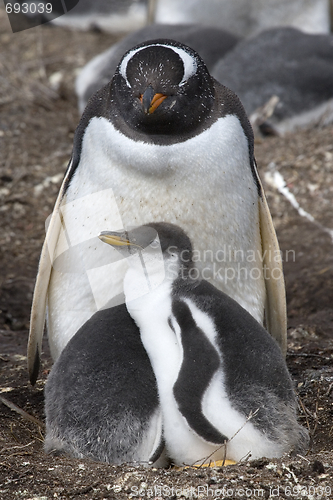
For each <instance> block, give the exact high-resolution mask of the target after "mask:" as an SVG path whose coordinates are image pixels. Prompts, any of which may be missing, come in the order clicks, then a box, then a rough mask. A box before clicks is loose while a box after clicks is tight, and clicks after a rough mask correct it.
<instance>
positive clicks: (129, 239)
mask: <svg viewBox="0 0 333 500" xmlns="http://www.w3.org/2000/svg"><path fill="white" fill-rule="evenodd" d="M99 238H100V239H101V240H102V241H103V242H104V243H108V244H109V245H111V246H113V247H114V248H116V249H117V250H118V251H119V252H120V253H121V254H123V255H124V256H125V257H128V256H129V255H133V254H135V253H138V252H140V251H142V250H149V251H150V252H154V251H156V253H158V252H162V254H163V258H164V260H168V259H170V260H171V261H177V262H178V263H179V266H181V268H182V270H184V269H190V268H191V267H192V265H193V264H192V244H191V241H190V239H189V237H188V236H187V234H186V233H185V232H184V231H183V230H182V229H181V228H180V227H179V226H176V225H175V224H170V223H167V222H152V223H149V224H144V225H142V226H139V227H135V228H133V229H130V230H126V231H102V233H100V235H99Z"/></svg>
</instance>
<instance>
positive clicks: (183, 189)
mask: <svg viewBox="0 0 333 500" xmlns="http://www.w3.org/2000/svg"><path fill="white" fill-rule="evenodd" d="M160 220H164V221H166V222H171V223H177V224H179V225H180V226H181V227H182V228H183V229H185V230H186V231H187V232H188V234H189V236H190V238H191V240H192V241H193V245H194V250H195V252H196V265H197V268H198V272H199V273H200V274H201V275H202V277H204V278H205V279H207V280H211V281H212V282H213V283H214V284H215V286H216V287H218V288H219V289H222V290H224V291H225V292H226V293H228V294H229V295H230V296H232V297H233V298H234V299H235V300H237V301H238V302H239V303H240V304H241V305H242V306H243V307H245V308H246V309H247V310H248V311H249V312H250V313H251V314H252V315H253V316H254V317H255V318H256V319H257V320H258V321H259V322H261V323H262V322H263V320H264V314H265V318H266V323H267V325H268V328H269V331H270V333H271V334H272V335H273V336H274V337H275V338H276V339H277V340H278V342H279V344H280V346H281V348H282V350H283V351H285V349H286V309H285V290H284V281H283V276H282V264H281V258H280V252H279V247H278V243H277V240H276V236H275V232H274V228H273V224H272V220H271V217H270V213H269V209H268V207H267V203H266V200H265V196H264V193H263V190H262V186H261V183H260V180H259V177H258V173H257V170H256V166H255V160H254V156H253V134H252V129H251V126H250V124H249V121H248V119H247V117H246V114H245V112H244V109H243V107H242V105H241V103H240V101H239V100H238V98H237V96H236V95H235V94H233V93H232V92H231V91H230V90H228V89H227V88H225V87H223V86H222V85H220V84H219V83H218V82H217V81H215V80H214V79H213V78H212V77H211V76H210V75H209V73H208V71H207V68H206V66H205V64H204V62H203V61H202V59H201V58H200V57H199V56H198V54H197V53H196V52H195V51H193V50H192V49H191V48H189V47H187V46H185V45H182V44H180V43H178V42H174V41H170V40H155V41H150V42H145V43H143V44H141V45H139V46H136V47H134V48H133V49H131V50H130V51H128V52H127V53H126V54H125V55H124V57H123V58H122V59H121V61H120V63H119V65H118V67H117V70H116V72H115V75H114V77H113V79H112V80H111V82H110V83H109V84H108V85H106V86H105V87H103V88H102V89H101V90H100V91H98V92H97V93H96V94H95V95H94V96H93V97H92V98H91V99H90V100H89V104H88V105H87V108H86V110H85V112H84V113H83V116H82V118H81V121H80V123H79V126H78V128H77V130H76V133H75V138H74V148H73V154H72V158H71V161H70V164H69V167H68V169H67V172H66V174H65V178H64V181H63V184H62V187H61V189H60V193H59V196H58V199H57V201H56V205H55V208H54V211H53V214H52V218H51V221H50V224H49V228H48V231H47V235H46V240H45V244H44V247H43V250H42V255H41V260H40V264H39V272H38V276H37V282H36V287H35V293H34V299H33V305H32V313H31V324H30V337H29V345H28V366H29V374H30V379H31V380H32V381H34V380H35V379H36V376H37V373H38V358H39V352H40V345H41V338H42V332H43V328H44V321H45V311H46V308H47V310H48V314H47V328H48V335H49V342H50V348H51V353H52V356H53V358H54V359H56V358H57V357H58V356H59V354H60V352H61V351H62V349H63V348H64V346H65V345H66V344H67V342H68V341H69V339H70V338H71V337H72V336H73V335H74V333H75V332H76V331H77V330H78V329H79V328H80V326H82V324H84V323H85V322H86V321H87V320H88V319H89V318H90V317H91V316H92V314H94V313H95V312H96V311H97V310H98V309H100V308H102V307H104V305H105V303H109V302H110V300H111V299H112V296H116V295H117V294H119V292H120V290H121V287H122V282H123V276H124V272H125V269H124V263H123V262H120V263H119V262H118V263H117V262H115V263H113V264H112V272H110V273H109V276H110V278H109V279H108V280H104V279H102V278H103V277H104V276H105V269H104V267H103V266H102V264H101V263H103V262H104V259H105V258H109V257H108V255H106V257H105V255H103V252H105V249H103V248H102V247H103V244H102V242H100V241H97V243H96V242H95V239H94V236H95V234H96V231H101V230H103V229H104V228H105V227H108V228H110V229H120V228H123V227H128V226H130V225H132V226H133V225H137V224H143V223H146V222H150V221H160ZM101 266H102V267H101ZM110 280H111V282H110Z"/></svg>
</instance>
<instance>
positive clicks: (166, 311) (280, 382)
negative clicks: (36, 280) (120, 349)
mask: <svg viewBox="0 0 333 500" xmlns="http://www.w3.org/2000/svg"><path fill="white" fill-rule="evenodd" d="M147 226H149V228H150V229H154V230H155V231H156V233H157V234H158V236H157V234H156V235H155V237H152V236H151V235H150V236H149V238H148V237H147V238H146V242H145V243H144V244H142V240H140V244H139V245H135V243H136V242H138V234H140V231H142V233H143V234H147ZM147 226H142V227H141V228H137V229H136V230H134V231H133V232H128V233H127V234H126V238H125V237H124V236H123V235H121V234H120V233H116V232H103V233H102V235H100V238H101V239H102V240H103V241H104V242H106V243H109V244H111V245H113V241H114V240H113V239H114V238H115V237H116V238H118V240H117V244H116V245H117V246H116V248H117V249H118V250H120V251H121V252H123V253H124V252H130V253H131V254H132V261H131V267H130V268H129V270H128V271H127V273H126V276H125V280H124V292H125V297H126V306H127V309H128V311H129V313H130V315H131V316H132V318H133V319H134V320H135V322H136V324H137V325H138V327H139V329H140V334H141V339H142V343H143V345H144V347H145V349H146V351H147V353H148V355H149V358H150V361H151V364H152V367H153V370H154V373H155V376H156V380H157V385H158V391H159V398H160V404H161V407H162V413H163V429H164V438H165V441H166V449H167V452H168V454H169V455H170V457H171V458H172V459H173V461H174V462H175V463H176V464H179V465H181V464H194V463H197V462H200V461H203V460H205V459H206V460H208V461H209V460H210V459H211V460H224V459H227V460H232V461H239V460H241V459H242V458H244V457H246V456H251V458H259V457H263V456H265V457H268V458H273V457H280V456H282V455H283V454H284V453H286V452H290V451H292V450H295V451H299V450H301V449H303V448H304V447H305V446H306V444H307V442H308V434H307V431H306V430H305V429H303V428H302V427H301V426H300V425H299V424H298V422H297V417H296V397H295V393H294V389H293V384H292V381H291V378H290V376H289V373H288V370H287V367H286V363H285V360H284V358H283V356H282V353H281V351H280V349H279V347H278V345H277V343H276V341H275V340H274V339H272V337H271V336H270V335H269V334H268V332H267V331H266V330H265V329H264V328H263V327H262V326H261V325H260V324H259V323H258V322H257V321H256V320H255V319H254V318H253V317H252V316H251V315H250V314H249V313H248V312H247V311H246V310H245V309H244V308H243V307H241V306H240V305H239V304H238V303H237V302H235V301H234V300H233V299H232V298H230V297H229V296H228V295H226V294H224V293H223V292H221V291H220V290H218V289H216V288H215V287H214V286H213V285H211V284H210V283H208V282H207V281H205V280H202V281H198V280H196V279H193V278H192V277H191V275H193V274H194V275H196V273H194V272H193V271H196V270H195V268H194V266H193V262H192V260H191V256H192V251H191V242H190V240H189V239H188V238H187V236H186V234H185V233H184V232H183V231H182V230H181V229H180V228H179V227H177V226H174V225H172V224H166V223H151V224H149V225H147ZM132 238H133V239H132ZM119 241H123V245H122V246H121V245H120V246H119ZM158 241H159V245H160V246H159V245H156V242H158ZM132 243H134V245H133V244H132ZM145 252H147V255H149V256H150V260H151V259H153V254H154V253H155V255H156V261H158V262H159V263H160V262H161V255H162V257H163V260H164V267H165V278H164V280H163V281H160V284H158V280H155V284H156V286H155V287H152V286H150V287H149V286H147V282H148V281H149V282H150V283H153V282H154V276H153V272H151V273H149V272H143V270H142V266H143V267H145ZM139 254H141V256H140V258H139V256H138V255H139ZM134 255H136V256H137V258H136V260H135V259H134V258H133V256H134ZM159 266H160V264H159ZM157 267H158V266H157ZM157 267H155V271H156V270H157ZM150 269H153V266H152V265H151V263H150ZM158 273H159V276H160V277H161V271H160V269H159V270H158ZM133 289H135V290H136V292H135V293H134V294H133ZM140 290H141V294H140ZM138 292H139V293H138Z"/></svg>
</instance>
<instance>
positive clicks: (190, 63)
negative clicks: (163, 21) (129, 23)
mask: <svg viewBox="0 0 333 500" xmlns="http://www.w3.org/2000/svg"><path fill="white" fill-rule="evenodd" d="M147 47H166V48H167V49H171V50H173V51H174V52H176V54H177V55H178V56H179V57H180V58H181V60H182V61H183V65H184V74H183V78H182V80H181V82H180V83H179V85H184V83H185V82H187V80H188V79H189V78H190V77H191V76H193V75H194V74H195V73H196V71H197V66H198V65H197V61H196V59H195V58H194V57H193V56H191V55H190V54H189V53H188V52H186V51H185V50H184V49H181V48H179V47H173V46H172V45H165V44H162V43H155V44H152V45H146V46H144V47H140V48H138V49H134V50H131V51H130V52H129V53H128V54H127V55H126V56H125V57H124V59H123V60H122V62H121V65H120V68H119V72H120V74H121V76H122V77H123V78H124V80H125V81H126V83H127V86H128V87H131V85H130V83H129V81H128V79H127V74H126V71H127V64H128V62H129V60H130V59H132V57H133V56H134V55H135V54H136V53H138V52H141V50H144V49H146V48H147Z"/></svg>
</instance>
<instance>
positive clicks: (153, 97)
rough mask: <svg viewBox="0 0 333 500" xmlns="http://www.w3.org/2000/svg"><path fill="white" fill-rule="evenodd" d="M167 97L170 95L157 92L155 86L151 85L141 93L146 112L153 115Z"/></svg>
mask: <svg viewBox="0 0 333 500" xmlns="http://www.w3.org/2000/svg"><path fill="white" fill-rule="evenodd" d="M167 97H168V96H166V95H165V94H161V93H160V92H157V93H155V91H154V89H153V87H152V86H151V85H149V87H147V88H146V90H145V91H144V93H143V94H141V95H140V98H139V99H140V101H141V102H142V107H143V111H144V113H145V114H146V115H151V114H152V113H154V111H155V110H156V109H157V108H158V107H159V106H160V104H162V102H163V101H164V99H166V98H167Z"/></svg>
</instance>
